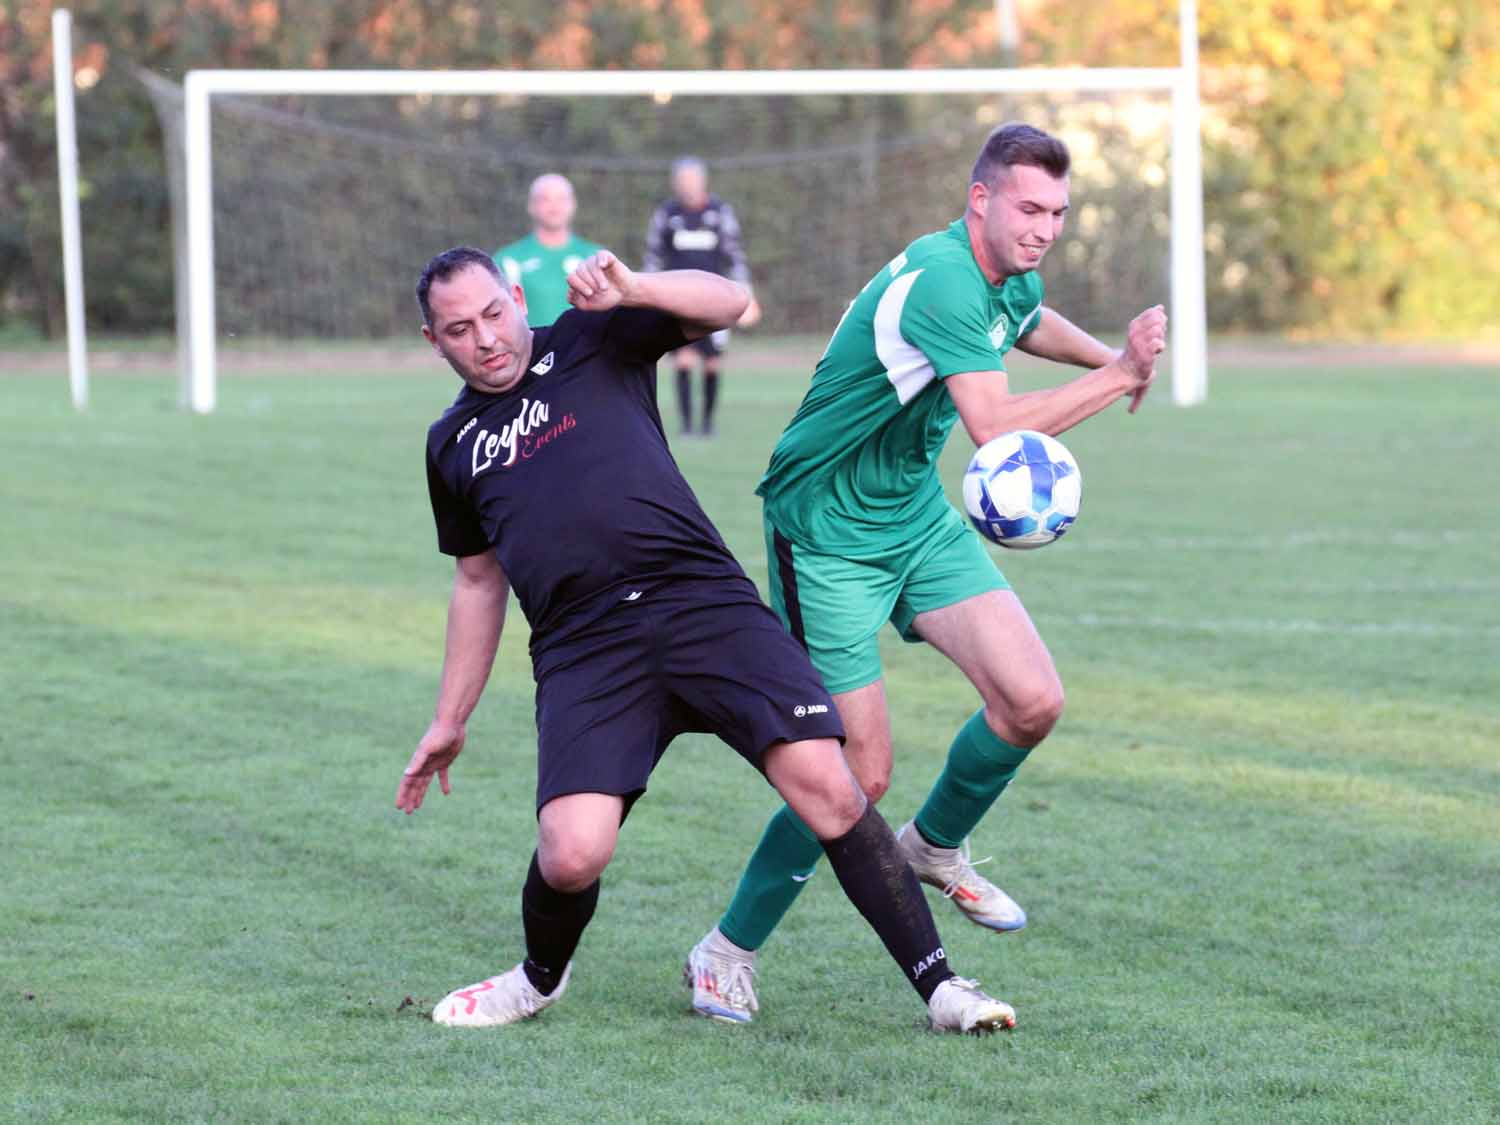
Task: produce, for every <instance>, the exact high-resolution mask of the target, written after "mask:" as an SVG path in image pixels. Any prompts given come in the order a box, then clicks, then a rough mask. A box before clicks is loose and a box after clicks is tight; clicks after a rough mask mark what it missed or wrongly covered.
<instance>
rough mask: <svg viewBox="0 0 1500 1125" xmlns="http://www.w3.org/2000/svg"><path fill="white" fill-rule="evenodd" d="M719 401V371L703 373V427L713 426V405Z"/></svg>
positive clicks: (709, 427) (706, 428)
mask: <svg viewBox="0 0 1500 1125" xmlns="http://www.w3.org/2000/svg"><path fill="white" fill-rule="evenodd" d="M718 401H719V373H718V372H717V371H705V372H704V373H703V429H704V430H705V431H707V430H711V429H713V428H714V405H715V404H716V403H717V402H718Z"/></svg>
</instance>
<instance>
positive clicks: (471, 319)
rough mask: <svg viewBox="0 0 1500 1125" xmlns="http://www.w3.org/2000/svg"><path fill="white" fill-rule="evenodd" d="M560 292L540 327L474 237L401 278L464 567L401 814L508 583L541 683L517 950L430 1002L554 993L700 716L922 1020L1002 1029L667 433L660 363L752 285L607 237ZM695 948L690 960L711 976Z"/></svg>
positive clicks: (514, 1002)
mask: <svg viewBox="0 0 1500 1125" xmlns="http://www.w3.org/2000/svg"><path fill="white" fill-rule="evenodd" d="M569 288H570V294H569V300H570V301H571V302H572V303H573V305H574V306H575V308H573V309H571V310H569V311H568V312H565V313H563V315H562V316H561V317H559V318H558V320H557V321H556V323H555V324H553V325H551V326H550V327H547V328H538V329H532V328H530V327H529V326H528V325H527V323H526V305H525V297H524V295H523V293H522V291H521V289H520V287H519V286H515V285H508V284H506V283H505V282H503V281H502V280H501V277H500V274H499V271H498V269H497V267H496V266H495V263H494V261H493V260H492V259H491V258H490V256H489V255H488V254H486V253H485V252H484V251H482V250H477V249H473V248H469V247H461V248H458V249H454V250H448V251H445V252H444V253H442V254H439V255H438V256H437V257H436V258H434V259H433V260H432V261H431V262H430V263H429V264H428V266H427V268H426V270H424V271H423V273H422V277H421V280H420V282H419V283H418V285H417V297H418V301H419V303H420V304H421V308H422V318H423V322H424V323H423V325H422V334H423V335H424V336H425V337H426V338H427V340H428V341H429V342H430V343H431V344H432V346H433V348H434V349H435V350H436V351H437V352H438V353H439V354H440V355H441V356H442V357H443V358H444V359H445V360H447V361H448V363H449V365H450V366H452V368H453V370H454V371H456V372H457V373H458V374H459V376H460V377H461V378H462V379H463V381H464V383H465V384H466V386H465V387H464V389H463V391H462V392H461V393H460V394H459V396H458V398H457V399H456V400H454V403H453V405H452V406H450V407H449V408H448V410H447V411H446V412H445V413H444V414H443V416H442V417H441V418H440V419H439V420H438V421H437V422H436V423H434V424H433V426H432V427H431V429H430V430H429V431H428V435H427V480H428V488H429V491H430V493H431V498H432V508H433V514H434V517H435V519H436V521H437V535H438V547H439V549H440V550H441V551H443V552H444V553H445V554H450V555H453V556H455V557H456V560H457V571H456V573H455V575H454V581H453V594H452V600H451V601H450V604H449V608H448V631H447V645H446V651H445V655H444V660H443V674H442V682H441V686H440V688H439V691H438V701H437V709H436V714H435V716H434V718H433V720H432V723H431V725H430V726H429V727H428V729H427V732H426V734H425V735H423V737H422V739H421V741H420V743H419V744H418V746H417V749H416V752H415V753H413V754H412V757H411V761H410V762H409V763H408V764H407V767H406V771H405V773H404V774H403V776H402V779H401V784H400V787H399V789H398V790H397V794H396V806H397V807H398V808H400V809H403V810H405V811H406V812H407V813H411V812H414V811H416V809H417V808H419V807H420V806H421V804H422V799H423V796H424V794H425V793H426V791H427V787H428V785H429V783H430V782H431V780H432V777H433V775H434V774H436V775H437V777H438V780H439V782H440V785H441V787H442V790H443V792H444V793H447V792H449V791H450V790H449V784H448V771H449V769H450V767H451V766H452V765H453V762H454V759H455V758H457V756H458V754H459V751H460V750H462V749H463V745H464V724H465V722H466V720H467V719H468V717H469V715H470V713H471V712H472V711H473V710H474V707H475V705H476V704H477V703H478V701H479V696H480V693H481V692H482V691H483V690H484V685H485V681H486V680H487V679H488V678H489V673H490V668H491V665H492V663H493V661H494V657H495V650H496V646H497V645H498V644H499V639H500V630H501V626H502V625H503V623H504V618H505V606H506V601H507V597H508V594H509V591H510V590H511V589H512V588H514V590H515V592H516V597H517V600H518V601H519V602H520V605H521V610H522V612H523V613H525V615H526V618H527V620H528V621H529V622H530V623H531V629H532V636H531V659H532V669H533V672H534V675H535V678H536V685H537V687H536V721H537V757H538V770H537V777H538V781H537V810H538V811H537V822H538V825H537V827H538V832H537V837H538V839H537V847H536V851H535V853H534V854H533V856H532V860H531V867H530V870H529V872H528V874H527V877H526V883H525V887H524V889H523V891H522V894H521V917H522V922H523V928H524V931H525V936H526V959H525V960H524V961H522V962H521V963H520V964H519V965H517V966H516V967H515V968H514V969H512V970H510V971H509V972H507V973H503V974H501V975H499V976H495V977H490V978H489V979H488V980H483V981H480V982H479V983H478V984H474V985H470V986H469V987H468V988H462V989H459V990H457V991H455V992H453V993H450V994H449V995H448V996H447V997H445V998H444V999H443V1000H442V1001H440V1002H439V1003H438V1005H437V1007H436V1009H435V1010H434V1011H433V1019H434V1020H436V1021H437V1022H438V1023H443V1024H449V1025H455V1026H464V1027H482V1026H493V1025H497V1024H506V1023H513V1022H516V1021H517V1020H521V1019H525V1018H527V1017H529V1016H534V1015H536V1014H537V1013H538V1012H540V1011H541V1010H542V1009H543V1008H546V1007H548V1006H549V1005H550V1004H552V1003H553V1002H554V1001H556V1000H557V999H558V998H559V997H561V996H562V994H563V991H564V990H565V989H566V988H567V984H568V978H569V975H570V973H571V970H572V958H573V953H574V950H575V949H576V948H577V945H578V941H579V938H580V937H581V935H582V934H583V930H584V927H585V926H586V925H587V924H588V922H589V919H590V918H591V917H592V915H593V913H594V906H595V904H596V902H597V901H598V897H599V876H600V873H601V872H602V871H603V870H604V867H605V865H606V864H607V863H608V862H609V859H610V856H611V855H612V854H613V852H614V848H615V840H616V836H617V834H618V832H619V829H620V824H621V822H622V821H623V820H624V818H625V815H626V813H627V812H628V811H629V808H630V806H631V804H632V803H633V802H634V801H635V800H636V798H637V797H639V796H640V795H641V794H642V793H643V792H644V791H645V789H646V782H647V779H648V777H649V776H650V774H651V771H652V769H653V767H654V766H655V765H656V762H657V760H658V759H659V758H660V757H661V755H662V752H663V751H664V750H665V749H666V747H667V745H668V743H670V742H671V741H672V739H673V738H674V737H676V736H677V735H678V734H681V733H683V732H685V731H705V732H712V733H714V734H717V735H719V737H720V738H722V739H723V740H724V741H725V742H727V743H729V745H730V746H732V747H733V748H734V749H735V750H737V751H739V753H740V754H741V755H742V756H743V757H744V758H745V759H746V760H748V761H749V762H750V763H751V764H752V765H754V766H755V767H756V768H758V769H759V770H761V771H762V773H764V775H765V776H766V778H767V779H768V780H769V781H770V782H771V784H772V785H774V786H775V787H776V789H777V791H778V792H779V793H780V794H781V795H782V796H783V797H784V798H785V799H786V801H787V803H788V804H790V805H791V806H792V808H793V809H795V810H796V811H797V813H798V815H799V816H801V817H802V819H803V820H804V821H806V823H807V824H808V826H809V827H811V828H812V830H813V831H814V832H815V833H816V834H817V836H818V838H819V839H820V840H821V841H822V842H823V846H824V850H825V851H826V852H827V854H828V857H829V860H830V864H831V866H832V867H833V870H834V873H835V874H836V876H837V877H838V880H839V883H840V885H841V886H842V887H843V888H844V891H845V893H846V894H847V895H848V896H849V898H850V900H851V901H852V902H853V903H854V905H855V906H856V907H857V908H858V909H859V911H860V913H861V914H863V915H864V916H865V918H866V919H867V920H868V921H869V923H870V925H871V926H872V927H873V928H874V929H875V931H876V932H877V933H878V934H879V935H880V938H881V940H882V941H883V942H884V943H885V945H886V948H887V949H888V950H889V951H890V953H891V955H892V956H893V957H894V958H895V959H896V961H897V963H898V964H900V965H901V966H902V968H903V970H904V971H905V972H906V974H907V978H908V980H909V981H910V982H911V983H912V985H913V986H914V987H915V988H916V989H917V991H918V993H920V994H921V996H922V997H923V999H924V1000H926V1001H927V1004H928V1014H929V1018H930V1019H931V1021H932V1023H933V1024H934V1026H937V1027H940V1028H946V1029H952V1030H963V1031H989V1030H994V1029H995V1028H996V1027H1008V1026H1010V1025H1011V1024H1012V1023H1013V1022H1014V1013H1013V1012H1012V1011H1011V1009H1010V1007H1009V1006H1008V1005H1006V1004H1003V1003H1001V1002H1000V1001H997V1000H994V999H991V998H990V997H988V996H986V995H985V994H984V993H982V992H980V991H979V989H978V988H977V987H976V985H975V984H974V983H973V982H971V981H965V980H963V979H961V978H959V977H957V976H954V974H953V972H952V970H951V969H949V968H948V966H947V961H946V958H945V956H944V952H943V948H942V944H941V941H940V939H939V938H938V934H937V929H936V927H935V925H934V923H933V921H932V915H931V913H930V912H929V910H928V907H927V902H926V900H925V899H924V898H923V897H922V891H921V888H920V885H919V884H918V883H917V880H916V877H915V876H914V875H913V874H912V873H911V870H910V868H909V867H907V865H906V863H905V861H904V860H903V859H902V858H901V855H900V853H899V852H898V851H897V849H896V842H895V837H894V836H893V835H892V833H891V830H890V828H889V827H888V826H887V825H886V823H885V821H884V820H882V819H881V818H880V816H879V814H878V813H876V811H875V808H874V806H873V805H869V804H868V803H867V802H866V800H865V798H864V794H863V793H862V792H861V791H860V789H859V786H858V785H857V784H856V783H855V781H854V778H853V776H852V775H851V774H850V772H849V769H848V767H847V765H846V764H845V763H844V759H843V753H842V750H841V747H840V740H841V739H842V737H843V728H842V726H841V725H840V723H839V718H838V713H837V712H836V711H835V710H834V708H833V706H832V703H831V700H830V699H829V696H828V693H827V692H825V691H824V690H823V686H822V683H821V681H820V680H819V679H818V676H817V674H816V673H815V672H814V671H813V668H812V665H811V664H810V663H809V661H808V659H807V656H806V654H805V653H804V652H803V651H802V649H801V648H799V647H798V646H797V644H796V643H795V642H794V641H793V640H792V639H791V637H790V636H789V634H787V632H786V631H785V630H784V629H783V628H782V626H781V623H780V621H779V620H778V619H777V618H776V617H775V615H774V614H772V612H771V611H770V610H769V609H768V608H767V607H766V606H765V605H764V604H763V603H762V602H761V600H760V598H759V596H758V594H757V593H756V590H755V587H754V585H753V584H752V583H751V582H750V580H749V579H748V578H747V577H745V573H744V571H743V570H741V569H740V566H739V564H738V563H737V562H736V561H735V559H734V557H733V556H732V555H731V554H730V553H729V550H728V548H726V547H725V545H724V541H723V540H722V539H721V538H720V537H719V533H718V531H717V530H715V528H714V526H713V524H712V523H710V522H709V520H708V517H707V516H706V515H705V514H704V512H703V510H702V508H700V507H699V506H698V502H697V499H696V498H695V497H694V495H693V492H692V489H691V488H689V487H688V484H687V481H686V480H684V479H683V477H682V474H681V473H680V472H679V471H678V469H677V465H676V463H675V462H674V461H673V460H672V455H671V453H670V452H669V451H668V449H667V442H666V438H665V436H664V434H663V433H662V426H661V418H660V416H659V415H658V414H657V410H656V406H655V400H654V394H653V389H654V388H653V383H654V376H655V365H656V360H657V359H658V357H660V356H661V355H662V354H664V353H665V352H668V351H671V350H673V349H674V348H680V347H682V346H683V345H684V344H686V343H687V342H688V341H690V340H693V339H696V338H698V337H701V336H703V335H705V334H707V333H709V332H712V331H714V330H716V329H718V328H722V327H723V326H724V325H726V324H730V323H732V322H733V321H734V319H735V318H736V317H738V316H739V315H740V314H741V313H742V312H743V311H744V308H745V303H746V294H745V291H744V290H743V289H742V288H741V287H740V286H738V285H736V284H735V283H734V282H731V281H728V280H726V279H724V278H720V277H716V276H714V275H712V274H708V273H703V272H699V271H696V270H681V271H671V272H666V273H658V274H636V273H633V272H631V271H630V270H629V269H627V268H626V267H625V266H624V264H623V263H621V262H620V261H619V260H618V259H616V258H615V257H614V255H612V254H611V253H609V251H601V252H599V253H597V254H595V255H593V256H591V257H589V258H588V259H586V260H585V261H584V263H583V264H582V265H581V266H580V267H579V268H578V269H577V271H575V273H574V274H573V275H572V277H571V278H570V279H569ZM703 964H707V965H709V968H707V969H704V970H702V971H701V972H700V973H699V974H698V975H700V976H707V977H713V976H714V972H713V967H712V965H713V963H712V962H703ZM691 983H693V984H694V986H695V987H694V997H695V1008H696V1009H697V1010H698V1011H700V1012H702V1013H703V1014H704V1015H708V1016H719V1017H721V1018H723V1017H724V1013H725V1012H728V1011H732V1008H731V1007H730V1006H727V1005H721V1004H718V1003H717V1002H716V997H721V996H722V995H723V992H724V990H726V989H733V988H735V987H737V982H735V981H732V980H724V981H717V980H709V981H706V982H705V981H699V980H694V981H693V982H691ZM716 1009H722V1010H716Z"/></svg>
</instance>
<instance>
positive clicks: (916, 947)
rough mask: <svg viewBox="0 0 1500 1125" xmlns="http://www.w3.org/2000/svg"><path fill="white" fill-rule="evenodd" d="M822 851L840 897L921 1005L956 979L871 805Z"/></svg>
mask: <svg viewBox="0 0 1500 1125" xmlns="http://www.w3.org/2000/svg"><path fill="white" fill-rule="evenodd" d="M823 851H824V852H826V853H827V855H828V862H829V864H830V865H832V867H833V873H834V875H836V876H837V877H838V881H839V886H841V887H843V888H844V894H846V895H848V896H849V901H850V902H852V903H853V904H854V906H855V908H856V909H857V910H858V911H859V912H860V913H861V914H863V915H864V916H865V921H866V922H868V923H870V926H871V928H872V929H873V930H874V931H875V932H876V933H877V934H879V935H880V940H881V941H883V942H884V943H885V947H886V949H888V950H889V951H890V954H891V956H892V957H894V958H895V959H896V963H897V964H898V965H900V966H901V968H902V971H904V972H905V973H906V979H907V980H909V981H911V984H912V987H913V988H915V989H916V990H917V993H918V994H919V995H920V996H921V997H922V999H923V1001H926V1000H928V999H929V998H930V997H931V996H932V993H933V991H934V990H935V989H936V988H937V986H938V985H940V984H942V983H943V981H945V980H947V979H948V978H949V977H951V976H953V975H954V974H953V970H952V969H950V968H948V955H947V954H946V953H945V952H944V951H943V940H942V938H940V937H938V932H937V924H936V923H935V922H933V920H932V911H931V910H929V909H928V907H927V899H926V898H925V897H923V895H922V884H921V883H919V882H917V877H916V876H915V875H913V874H912V870H911V868H910V867H909V866H907V863H906V860H905V859H904V858H903V857H902V855H901V852H900V850H899V849H898V848H897V846H896V837H895V836H894V835H893V834H892V832H891V826H890V825H889V824H887V823H886V822H885V818H884V817H882V816H881V815H880V814H879V813H878V812H876V811H875V806H874V805H869V806H867V807H866V808H865V812H864V815H863V816H861V817H860V818H859V820H858V821H857V822H856V823H855V825H854V827H853V828H851V829H849V831H848V832H846V833H845V834H844V835H842V836H840V837H839V838H838V839H837V840H824V841H823Z"/></svg>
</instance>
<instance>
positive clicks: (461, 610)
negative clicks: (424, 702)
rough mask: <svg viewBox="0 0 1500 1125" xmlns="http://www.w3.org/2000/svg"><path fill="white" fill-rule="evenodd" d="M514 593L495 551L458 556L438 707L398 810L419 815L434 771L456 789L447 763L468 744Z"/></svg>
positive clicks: (405, 778)
mask: <svg viewBox="0 0 1500 1125" xmlns="http://www.w3.org/2000/svg"><path fill="white" fill-rule="evenodd" d="M509 596H510V581H509V580H508V579H507V578H506V577H505V571H504V570H502V569H501V568H500V561H499V560H498V559H496V558H495V554H494V552H493V551H486V552H485V553H484V554H482V555H468V556H466V557H464V558H460V559H458V560H457V564H456V566H455V568H454V572H453V595H452V597H451V598H450V599H449V601H448V633H447V642H446V645H445V648H444V653H443V678H442V683H441V685H440V686H439V687H438V700H437V708H436V711H435V712H434V714H433V718H432V723H431V724H430V725H429V726H428V728H427V733H426V734H424V735H423V736H422V740H421V741H420V742H418V743H417V749H416V751H415V752H414V753H413V754H412V756H411V761H409V762H407V764H406V770H405V772H403V773H402V775H401V784H400V786H399V787H398V788H397V790H396V807H397V808H398V809H401V810H403V811H405V812H407V813H414V812H416V811H417V810H418V809H419V808H421V807H422V798H423V797H424V796H425V795H426V793H427V787H428V785H430V784H431V783H432V775H433V774H434V773H435V774H437V777H438V784H439V785H440V786H441V787H442V790H443V793H444V794H447V793H451V792H452V787H451V786H450V785H449V784H448V767H450V766H451V765H452V764H453V760H454V759H455V758H457V757H458V754H459V751H460V750H462V749H463V748H464V737H465V734H464V724H465V723H467V722H468V720H469V716H470V715H471V714H473V713H474V708H475V707H476V706H477V705H478V703H479V697H480V695H482V694H483V693H484V685H485V684H486V683H487V682H488V681H489V678H490V669H491V667H493V666H494V663H495V651H496V649H498V648H499V646H500V631H501V630H502V629H503V628H504V626H505V605H506V601H507V599H508V598H509Z"/></svg>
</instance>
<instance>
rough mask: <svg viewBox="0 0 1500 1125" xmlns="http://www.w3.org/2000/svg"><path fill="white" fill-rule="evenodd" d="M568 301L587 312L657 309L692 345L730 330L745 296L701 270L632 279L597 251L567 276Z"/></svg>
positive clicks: (608, 256)
mask: <svg viewBox="0 0 1500 1125" xmlns="http://www.w3.org/2000/svg"><path fill="white" fill-rule="evenodd" d="M568 300H569V301H570V302H572V304H573V305H574V307H576V308H580V309H587V310H589V311H592V312H603V311H604V310H606V309H612V308H615V307H616V306H624V307H626V308H653V309H660V310H661V311H662V312H664V313H667V314H669V315H671V316H675V317H676V318H677V319H678V320H679V321H680V322H681V324H682V332H683V335H685V336H686V337H687V338H688V339H689V340H696V339H699V338H700V337H703V336H707V335H708V334H709V333H710V332H717V331H718V330H719V329H721V328H728V327H729V326H730V325H732V324H734V322H735V321H737V320H738V319H739V318H740V316H741V315H742V314H743V313H744V311H745V309H746V307H747V306H748V304H749V302H750V294H749V293H748V292H747V291H746V289H745V287H744V286H743V285H740V284H738V283H736V282H733V281H730V280H729V279H728V278H727V277H720V276H719V275H718V274H713V273H708V272H706V271H704V270H666V271H665V272H663V273H636V272H635V271H634V270H632V269H630V268H629V267H628V266H626V265H625V263H624V262H622V261H620V260H619V259H618V258H616V257H615V256H614V254H612V253H611V252H610V251H608V250H601V251H599V252H598V253H597V254H591V255H589V256H588V257H587V258H585V259H584V260H583V262H582V264H580V265H579V267H578V268H577V269H575V270H574V271H573V272H572V273H571V274H569V275H568Z"/></svg>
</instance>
